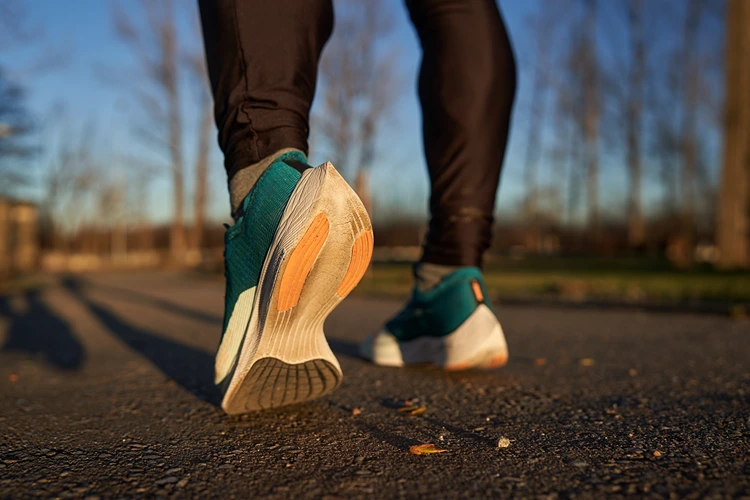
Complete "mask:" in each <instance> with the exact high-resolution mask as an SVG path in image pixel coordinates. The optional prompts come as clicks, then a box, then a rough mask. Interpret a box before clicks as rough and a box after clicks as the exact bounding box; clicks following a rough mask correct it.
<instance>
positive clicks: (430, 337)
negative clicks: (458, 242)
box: [360, 267, 508, 370]
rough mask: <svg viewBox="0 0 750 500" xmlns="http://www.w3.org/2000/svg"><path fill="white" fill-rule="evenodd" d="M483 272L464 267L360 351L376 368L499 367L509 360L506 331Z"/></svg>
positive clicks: (415, 299)
mask: <svg viewBox="0 0 750 500" xmlns="http://www.w3.org/2000/svg"><path fill="white" fill-rule="evenodd" d="M487 297H488V294H487V288H486V287H485V284H484V279H483V278H482V272H481V271H480V270H479V268H476V267H462V268H461V269H458V270H457V271H454V272H453V273H451V274H449V275H448V276H446V277H445V278H443V280H442V281H441V282H440V283H438V284H437V286H435V287H434V288H433V289H431V290H429V291H427V292H421V291H419V290H418V289H417V288H416V287H415V288H414V291H413V293H412V297H411V300H410V301H409V302H408V303H407V304H406V307H404V309H403V310H401V312H399V313H398V314H397V315H396V316H395V317H394V318H393V319H391V320H390V321H388V323H386V325H385V327H384V328H383V329H382V330H381V331H379V332H377V333H375V334H373V335H370V336H369V337H368V338H367V340H365V342H364V343H363V344H362V345H361V347H360V353H361V354H362V356H363V357H364V358H366V359H369V360H370V361H372V362H373V363H375V364H378V365H384V366H404V365H414V364H434V365H436V366H439V367H441V368H444V369H446V370H465V369H468V368H495V367H499V366H502V365H504V364H505V363H506V362H507V361H508V347H507V344H506V342H505V336H504V335H503V329H502V327H501V326H500V322H499V321H498V320H497V317H496V316H495V313H494V312H493V310H492V304H491V303H490V301H489V299H487Z"/></svg>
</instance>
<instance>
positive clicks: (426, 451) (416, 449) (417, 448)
mask: <svg viewBox="0 0 750 500" xmlns="http://www.w3.org/2000/svg"><path fill="white" fill-rule="evenodd" d="M447 451H448V450H441V449H440V448H435V445H434V444H415V445H414V446H411V447H409V453H411V454H412V455H434V454H435V453H446V452H447Z"/></svg>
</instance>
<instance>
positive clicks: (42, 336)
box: [0, 291, 86, 371]
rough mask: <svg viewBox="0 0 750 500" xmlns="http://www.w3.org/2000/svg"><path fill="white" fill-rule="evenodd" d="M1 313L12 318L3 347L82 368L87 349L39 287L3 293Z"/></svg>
mask: <svg viewBox="0 0 750 500" xmlns="http://www.w3.org/2000/svg"><path fill="white" fill-rule="evenodd" d="M0 316H5V317H6V318H9V319H10V326H9V327H8V337H7V340H6V342H5V344H4V345H3V346H2V348H0V351H3V352H21V353H26V354H29V355H31V356H33V357H39V358H42V359H44V360H45V361H46V362H47V363H49V364H50V365H52V366H54V367H56V368H59V369H61V370H71V371H72V370H79V369H80V368H81V366H83V363H84V361H85V360H86V351H85V350H84V348H83V346H82V345H81V343H80V342H79V341H78V339H77V338H76V336H75V335H74V334H73V331H72V330H71V329H70V327H69V326H68V324H67V323H66V322H65V321H63V320H62V319H60V318H59V317H58V316H57V315H56V314H55V313H54V312H52V311H51V310H50V309H49V307H48V306H47V304H45V302H44V300H43V298H42V297H41V295H40V293H39V292H38V291H30V292H27V293H25V294H24V295H21V296H15V297H0Z"/></svg>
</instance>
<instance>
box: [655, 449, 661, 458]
mask: <svg viewBox="0 0 750 500" xmlns="http://www.w3.org/2000/svg"><path fill="white" fill-rule="evenodd" d="M654 456H655V457H657V458H659V457H660V456H661V452H660V451H659V450H656V451H654Z"/></svg>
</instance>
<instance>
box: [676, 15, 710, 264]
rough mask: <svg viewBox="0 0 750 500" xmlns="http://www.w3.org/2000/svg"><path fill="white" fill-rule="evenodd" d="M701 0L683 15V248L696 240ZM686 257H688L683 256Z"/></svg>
mask: <svg viewBox="0 0 750 500" xmlns="http://www.w3.org/2000/svg"><path fill="white" fill-rule="evenodd" d="M703 3H704V0H689V2H688V4H687V15H686V16H685V25H684V37H683V41H682V64H683V71H684V74H683V82H684V84H683V89H682V131H681V141H680V149H681V156H682V171H681V172H680V198H681V201H682V207H681V214H680V215H681V220H682V224H681V226H682V227H681V232H682V238H684V239H685V241H686V248H688V249H690V248H692V246H693V244H694V243H695V215H696V214H695V211H696V193H695V188H696V171H697V162H698V138H697V136H696V119H697V111H698V104H699V103H698V99H699V78H700V77H699V74H698V71H699V68H698V58H697V57H696V48H697V43H698V36H697V35H698V28H699V25H700V17H701V10H702V8H701V7H702V4H703ZM686 258H689V257H687V256H686Z"/></svg>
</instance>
